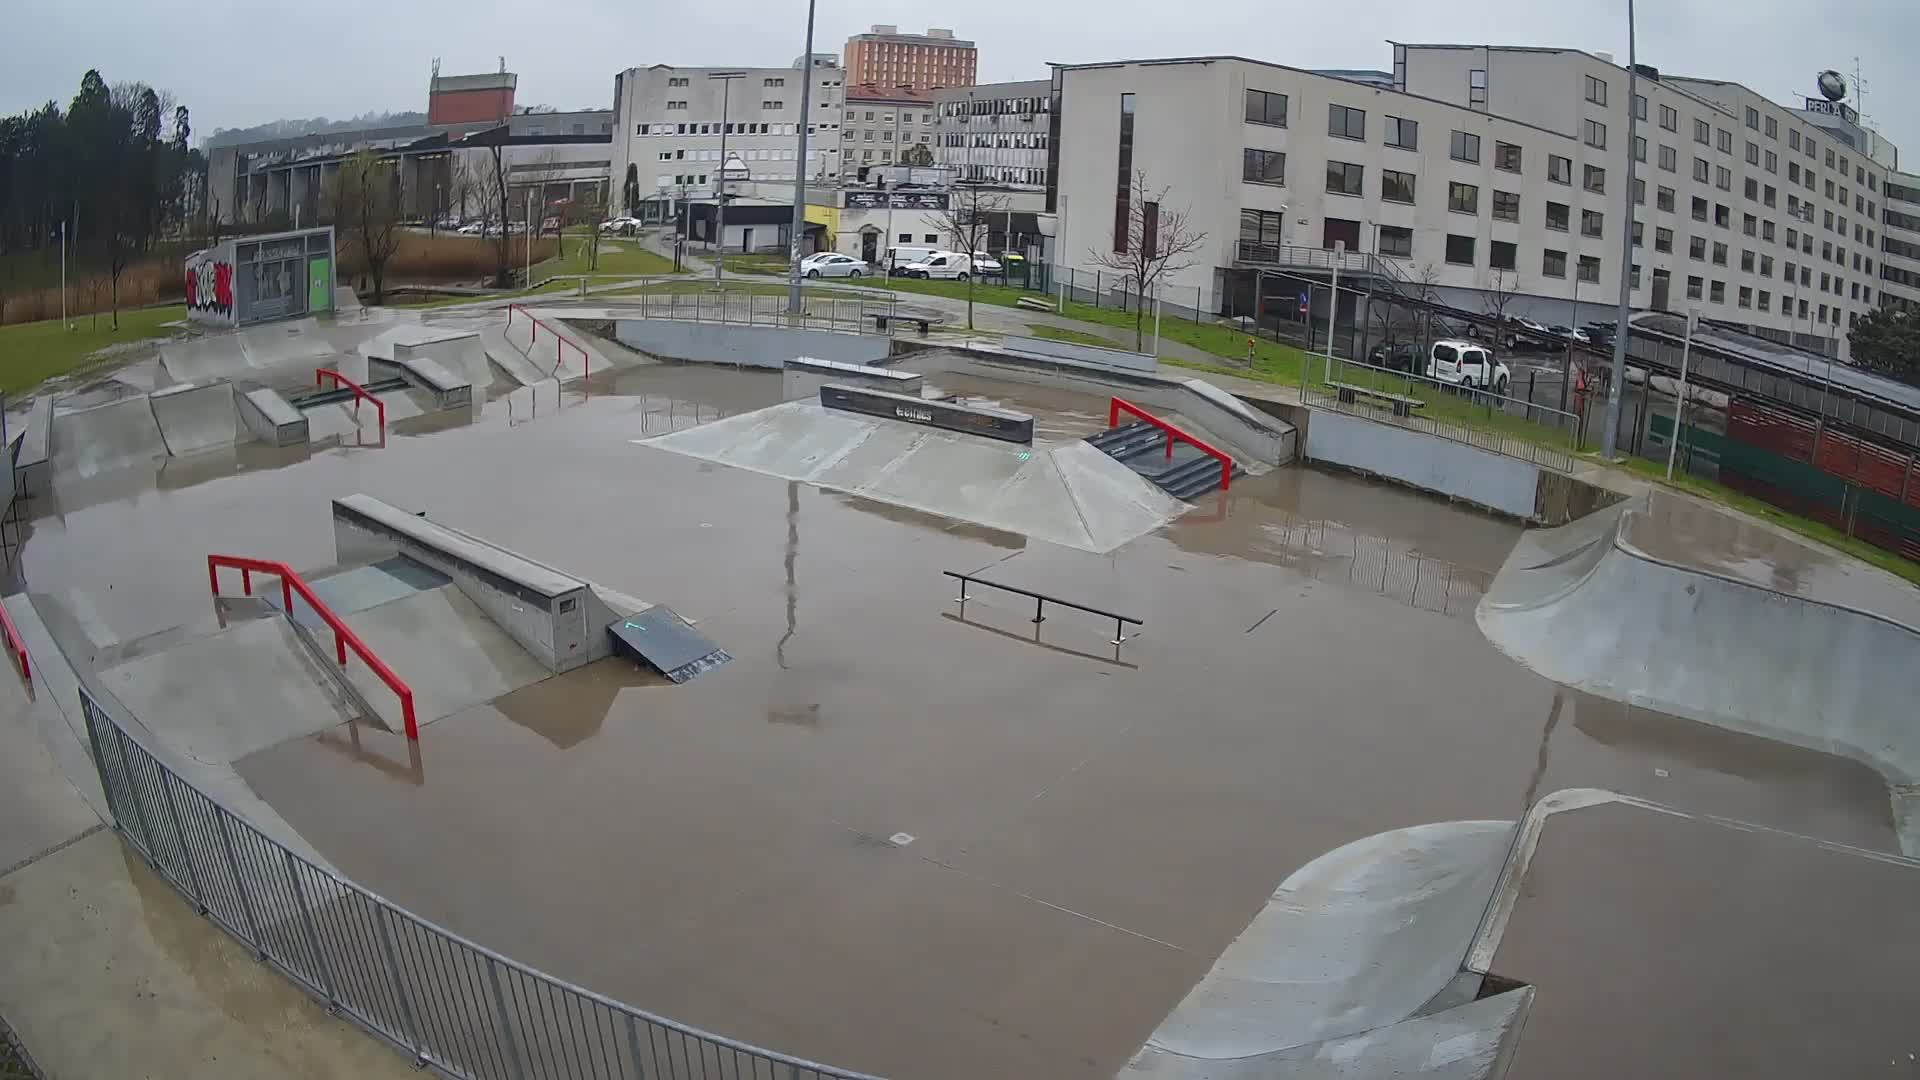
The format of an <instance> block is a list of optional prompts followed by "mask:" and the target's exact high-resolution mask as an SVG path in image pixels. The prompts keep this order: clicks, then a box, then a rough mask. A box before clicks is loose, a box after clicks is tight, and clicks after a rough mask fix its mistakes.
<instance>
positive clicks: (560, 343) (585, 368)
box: [507, 304, 593, 378]
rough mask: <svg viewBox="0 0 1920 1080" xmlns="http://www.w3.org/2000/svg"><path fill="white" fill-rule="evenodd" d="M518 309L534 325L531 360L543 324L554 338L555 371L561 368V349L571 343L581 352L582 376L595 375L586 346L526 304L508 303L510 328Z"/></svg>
mask: <svg viewBox="0 0 1920 1080" xmlns="http://www.w3.org/2000/svg"><path fill="white" fill-rule="evenodd" d="M516 311H518V312H519V313H520V315H521V317H523V318H525V319H526V320H527V322H529V323H531V324H533V325H532V329H533V337H532V338H531V339H529V340H530V342H531V343H530V344H529V345H528V346H527V348H528V350H529V352H528V355H527V359H529V360H531V359H533V355H532V352H531V350H532V348H533V345H534V344H538V343H539V341H540V328H541V327H542V326H545V327H546V328H547V336H548V337H551V338H553V369H554V370H555V371H559V370H560V360H561V357H562V355H563V354H562V352H561V350H562V349H564V348H566V347H567V346H568V345H571V346H573V351H574V352H577V353H579V354H580V374H581V377H583V378H592V377H593V361H592V360H590V359H588V358H587V350H586V347H585V346H583V345H581V344H580V343H579V342H577V341H575V340H573V339H572V338H570V337H568V336H567V335H565V334H563V333H561V332H560V331H558V330H555V329H554V328H553V327H552V326H550V325H548V324H547V323H546V322H544V321H543V320H542V319H541V318H540V317H539V316H537V315H535V314H534V313H533V312H532V311H529V310H528V309H527V306H526V305H525V304H508V305H507V326H508V328H509V329H511V328H512V326H513V313H514V312H516Z"/></svg>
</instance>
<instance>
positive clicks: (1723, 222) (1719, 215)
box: [1713, 203, 1733, 229]
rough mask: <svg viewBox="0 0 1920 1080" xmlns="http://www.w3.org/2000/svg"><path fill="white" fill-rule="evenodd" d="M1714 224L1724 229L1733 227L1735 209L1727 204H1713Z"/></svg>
mask: <svg viewBox="0 0 1920 1080" xmlns="http://www.w3.org/2000/svg"><path fill="white" fill-rule="evenodd" d="M1713 223H1714V224H1715V225H1718V226H1720V227H1721V228H1723V229H1728V228H1732V227H1733V208H1732V207H1730V206H1728V205H1727V204H1726V203H1714V204H1713Z"/></svg>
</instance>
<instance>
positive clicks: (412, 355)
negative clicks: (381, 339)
mask: <svg viewBox="0 0 1920 1080" xmlns="http://www.w3.org/2000/svg"><path fill="white" fill-rule="evenodd" d="M467 337H468V338H472V339H473V342H471V343H477V342H478V340H479V338H478V336H477V335H473V334H469V335H467ZM434 349H435V346H434V345H419V346H415V345H400V344H396V345H394V347H393V359H391V360H385V359H382V358H380V357H378V356H369V357H367V376H368V378H370V379H371V378H374V377H387V378H392V377H395V376H398V377H399V378H402V379H405V380H407V384H408V385H409V386H414V387H417V388H419V389H421V390H424V391H426V392H427V393H428V394H430V395H432V397H433V405H434V408H436V409H462V408H467V407H470V406H471V405H472V404H473V382H472V381H471V380H470V379H468V378H466V377H465V376H464V375H456V374H454V373H453V372H452V371H450V370H448V369H447V367H446V365H445V364H442V363H441V362H440V361H439V360H437V359H435V358H434V357H433V356H432V355H429V354H427V353H425V352H421V351H419V350H434ZM436 351H437V350H436Z"/></svg>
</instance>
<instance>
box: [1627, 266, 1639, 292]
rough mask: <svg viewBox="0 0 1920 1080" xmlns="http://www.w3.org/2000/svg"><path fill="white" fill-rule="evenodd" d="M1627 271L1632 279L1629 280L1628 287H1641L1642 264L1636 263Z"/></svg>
mask: <svg viewBox="0 0 1920 1080" xmlns="http://www.w3.org/2000/svg"><path fill="white" fill-rule="evenodd" d="M1627 273H1628V275H1629V276H1630V277H1631V279H1632V280H1631V281H1629V282H1628V284H1627V288H1629V289H1637V288H1639V287H1640V264H1639V263H1634V264H1633V266H1632V267H1631V268H1630V269H1629V270H1628V271H1627Z"/></svg>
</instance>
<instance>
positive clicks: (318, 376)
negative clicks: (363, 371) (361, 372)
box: [313, 368, 387, 439]
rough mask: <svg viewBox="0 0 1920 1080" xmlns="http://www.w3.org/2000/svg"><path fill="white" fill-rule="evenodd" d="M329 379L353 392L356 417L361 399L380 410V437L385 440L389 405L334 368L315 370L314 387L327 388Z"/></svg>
mask: <svg viewBox="0 0 1920 1080" xmlns="http://www.w3.org/2000/svg"><path fill="white" fill-rule="evenodd" d="M328 379H332V380H333V381H334V385H336V386H344V387H346V388H347V389H349V390H351V391H353V411H354V413H355V414H356V415H357V414H358V413H359V412H360V399H361V398H365V399H366V400H368V401H371V402H373V407H374V408H376V409H378V410H380V437H381V438H383V439H384V438H386V436H387V403H386V402H384V401H381V400H380V399H379V398H377V397H374V396H373V395H372V394H369V393H367V388H366V387H364V386H361V385H360V384H359V383H357V382H354V381H353V380H352V379H349V378H347V377H346V376H345V375H342V374H340V373H339V372H337V371H335V370H333V369H332V368H315V369H314V372H313V385H315V386H325V385H326V384H327V380H328Z"/></svg>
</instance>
